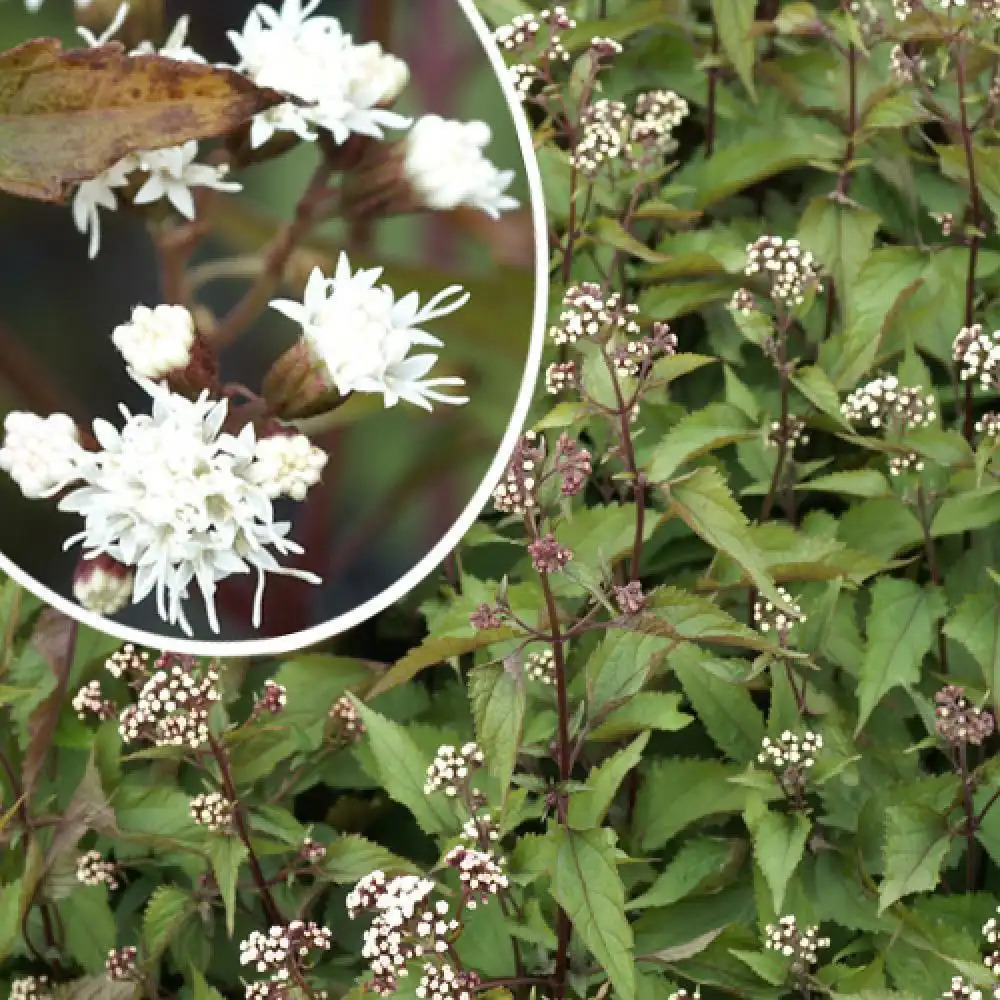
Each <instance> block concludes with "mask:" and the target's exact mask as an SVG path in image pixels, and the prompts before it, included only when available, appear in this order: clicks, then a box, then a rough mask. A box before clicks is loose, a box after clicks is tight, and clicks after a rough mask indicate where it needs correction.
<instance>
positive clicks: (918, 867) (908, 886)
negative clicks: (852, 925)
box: [878, 805, 951, 914]
mask: <svg viewBox="0 0 1000 1000" xmlns="http://www.w3.org/2000/svg"><path fill="white" fill-rule="evenodd" d="M885 830H886V833H885V848H884V857H885V877H884V878H883V879H882V883H881V885H880V886H879V890H878V899H879V913H880V914H881V913H884V912H885V910H886V909H888V907H890V906H892V904H893V903H895V902H896V901H897V900H899V899H902V898H903V897H904V896H909V895H910V894H911V893H914V892H924V891H928V890H931V889H934V888H936V887H937V884H938V878H939V874H938V873H939V870H940V868H941V862H942V861H943V860H944V857H945V855H946V854H947V853H948V848H949V846H950V845H951V835H950V834H949V832H948V828H947V825H946V824H945V822H944V819H943V818H942V817H941V816H940V815H938V813H937V812H935V811H934V810H932V809H929V808H927V807H926V806H920V805H902V806H890V807H889V808H888V809H887V810H886V812H885Z"/></svg>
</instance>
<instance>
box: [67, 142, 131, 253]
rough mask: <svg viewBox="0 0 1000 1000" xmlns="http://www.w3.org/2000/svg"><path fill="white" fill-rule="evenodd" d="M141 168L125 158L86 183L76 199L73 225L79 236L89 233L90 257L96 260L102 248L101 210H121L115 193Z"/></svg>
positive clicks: (79, 188) (82, 185)
mask: <svg viewBox="0 0 1000 1000" xmlns="http://www.w3.org/2000/svg"><path fill="white" fill-rule="evenodd" d="M137 166H138V160H137V159H136V157H134V156H126V157H124V158H123V159H121V160H119V161H118V162H117V163H114V164H112V165H111V166H110V167H108V169H107V170H105V171H103V172H101V173H99V174H98V175H97V176H96V177H94V178H92V179H91V180H89V181H84V182H83V183H82V184H81V185H80V186H79V187H78V188H77V189H76V193H75V194H74V195H73V208H72V211H73V225H75V226H76V229H77V232H80V233H83V234H84V235H86V234H87V233H88V232H89V233H90V244H89V246H88V249H87V256H88V257H90V259H91V260H93V259H94V258H95V257H96V256H97V251H98V250H99V249H100V245H101V220H100V215H99V213H98V209H99V208H106V209H108V211H111V212H113V211H115V209H117V208H118V196H117V195H116V194H115V191H114V189H115V188H120V187H124V186H125V185H126V184H128V176H129V174H130V173H131V172H132V171H133V170H134V169H135V168H136V167H137Z"/></svg>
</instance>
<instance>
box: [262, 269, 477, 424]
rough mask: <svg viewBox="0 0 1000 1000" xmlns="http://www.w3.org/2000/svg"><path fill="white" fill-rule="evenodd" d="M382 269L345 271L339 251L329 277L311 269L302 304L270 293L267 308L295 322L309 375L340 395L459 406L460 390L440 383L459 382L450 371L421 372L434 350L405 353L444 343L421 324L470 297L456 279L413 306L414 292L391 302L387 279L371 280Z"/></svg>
mask: <svg viewBox="0 0 1000 1000" xmlns="http://www.w3.org/2000/svg"><path fill="white" fill-rule="evenodd" d="M381 276H382V268H380V267H374V268H370V269H368V270H359V271H356V272H354V273H352V272H351V264H350V261H349V260H348V258H347V255H346V254H341V256H340V259H339V261H338V263H337V269H336V271H335V273H334V276H333V277H332V278H327V277H325V276H324V274H323V272H322V271H321V270H320V269H319V268H318V267H317V268H314V269H313V271H312V273H311V274H310V276H309V280H308V282H307V283H306V287H305V293H304V296H303V300H302V302H297V301H294V300H291V299H274V300H273V301H272V302H271V308H273V309H276V310H277V311H278V312H280V313H282V314H283V315H285V316H287V317H288V318H289V319H291V320H293V321H294V322H296V323H298V324H299V325H300V326H301V327H302V334H303V344H304V347H305V349H306V351H307V352H308V354H309V357H310V360H311V363H312V364H313V366H314V368H315V371H316V374H317V375H318V377H319V378H320V379H321V381H322V383H323V385H324V386H325V387H326V388H328V389H331V390H333V389H335V390H336V391H337V392H338V393H339V394H340V395H341V396H346V395H348V394H350V393H354V392H361V393H369V392H370V393H377V394H380V395H381V396H382V397H383V400H384V402H385V405H386V406H387V407H389V406H395V405H396V403H398V402H399V400H401V399H402V400H405V401H406V402H408V403H413V404H415V405H417V406H420V407H422V408H423V409H425V410H430V409H431V408H432V407H431V400H435V401H437V402H440V403H450V404H452V405H460V404H462V403H467V402H468V398H467V397H465V396H450V395H446V394H444V393H442V392H440V391H439V389H441V388H445V387H452V386H462V385H464V384H465V383H464V381H463V380H462V379H460V378H457V377H446V378H425V377H424V376H425V375H427V373H428V372H429V371H430V369H431V368H432V367H433V365H434V363H435V362H436V361H437V359H438V355H437V354H434V353H423V354H415V355H410V351H411V350H412V349H413V348H414V347H443V346H444V345H443V343H442V341H441V340H439V339H438V338H437V337H434V336H432V335H431V334H429V333H427V332H426V331H424V330H423V329H421V327H422V326H423V325H424V324H425V323H429V322H431V321H432V320H435V319H439V318H440V317H442V316H447V315H449V314H450V313H453V312H455V311H456V310H458V309H461V308H462V307H463V306H464V305H465V304H466V303H467V302H468V301H469V295H468V293H467V292H465V291H464V290H463V289H462V288H461V287H459V286H458V285H451V286H450V287H448V288H445V289H444V290H443V291H441V292H438V294H437V295H435V296H434V297H433V298H431V300H430V301H429V302H427V303H426V304H425V305H423V306H421V305H420V300H419V298H418V296H417V293H416V292H411V293H410V294H408V295H404V296H403V297H402V298H401V299H399V300H398V301H397V300H396V296H395V293H394V292H393V290H392V289H391V288H390V287H389V286H388V285H379V284H377V282H378V280H379V278H380V277H381Z"/></svg>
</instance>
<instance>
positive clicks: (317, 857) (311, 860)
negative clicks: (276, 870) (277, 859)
mask: <svg viewBox="0 0 1000 1000" xmlns="http://www.w3.org/2000/svg"><path fill="white" fill-rule="evenodd" d="M325 857H326V848H325V847H324V846H323V845H322V844H317V843H316V841H315V840H313V839H312V837H305V838H304V839H303V841H302V845H301V846H300V847H299V860H300V861H303V862H305V863H306V864H310V865H315V864H318V863H319V862H320V861H322V860H323V859H324V858H325Z"/></svg>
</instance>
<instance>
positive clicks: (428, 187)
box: [403, 115, 520, 219]
mask: <svg viewBox="0 0 1000 1000" xmlns="http://www.w3.org/2000/svg"><path fill="white" fill-rule="evenodd" d="M491 139H492V133H491V132H490V127H489V126H488V125H487V124H486V123H485V122H480V121H472V122H458V121H449V120H447V119H445V118H440V117H438V116H437V115H427V116H425V117H424V118H421V119H420V120H419V121H418V122H417V123H416V124H415V125H414V126H413V129H412V130H411V131H410V133H409V135H407V137H406V139H405V141H404V145H405V158H404V162H403V169H404V172H405V174H406V177H407V179H408V180H409V182H410V184H411V185H412V187H413V189H414V191H415V192H416V193H417V195H418V196H419V197H420V198H421V199H422V201H423V203H424V204H425V205H427V206H428V208H434V209H439V210H447V209H453V208H458V207H459V206H460V205H467V206H469V207H470V208H477V209H479V210H480V211H483V212H485V213H486V214H487V215H488V216H490V217H491V218H493V219H498V218H499V217H500V214H501V213H502V212H507V211H510V210H511V209H514V208H517V207H518V205H519V204H520V202H518V200H517V199H516V198H512V197H511V196H510V195H508V194H506V193H505V192H506V190H507V188H508V187H510V184H511V181H513V179H514V176H515V172H514V171H513V170H498V169H497V168H496V167H495V166H494V165H493V164H492V163H491V162H490V161H489V160H488V159H487V158H486V157H485V156H484V155H483V150H484V149H485V148H486V147H487V146H488V145H489V143H490V140H491Z"/></svg>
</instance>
